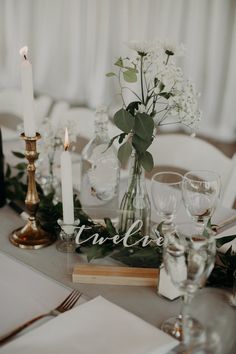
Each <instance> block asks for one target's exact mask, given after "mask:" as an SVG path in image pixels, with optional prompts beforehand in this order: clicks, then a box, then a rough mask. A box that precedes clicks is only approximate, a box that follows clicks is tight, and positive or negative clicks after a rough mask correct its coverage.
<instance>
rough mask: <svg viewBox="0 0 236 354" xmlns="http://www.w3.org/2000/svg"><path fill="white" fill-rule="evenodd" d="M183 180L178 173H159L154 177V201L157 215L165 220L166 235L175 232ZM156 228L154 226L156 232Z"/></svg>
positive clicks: (163, 228) (163, 227)
mask: <svg viewBox="0 0 236 354" xmlns="http://www.w3.org/2000/svg"><path fill="white" fill-rule="evenodd" d="M182 179H183V176H182V175H181V174H179V173H177V172H159V173H156V174H155V175H154V176H153V177H152V182H151V194H152V200H153V204H154V207H155V210H156V212H157V215H158V216H160V217H161V218H162V220H163V225H162V231H163V232H164V233H166V232H173V231H174V228H175V224H174V222H173V220H174V218H175V216H176V211H177V208H178V206H179V204H180V201H181V199H182V195H181V184H182ZM156 228H157V225H155V226H154V229H155V230H156ZM155 230H154V232H155Z"/></svg>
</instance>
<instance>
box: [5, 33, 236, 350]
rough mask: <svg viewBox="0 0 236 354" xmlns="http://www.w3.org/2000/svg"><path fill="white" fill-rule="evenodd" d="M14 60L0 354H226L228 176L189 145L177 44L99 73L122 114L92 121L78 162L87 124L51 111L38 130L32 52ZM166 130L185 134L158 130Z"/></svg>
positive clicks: (230, 283) (150, 47) (234, 304)
mask: <svg viewBox="0 0 236 354" xmlns="http://www.w3.org/2000/svg"><path fill="white" fill-rule="evenodd" d="M19 54H20V60H21V63H20V67H19V71H20V72H21V98H22V108H23V124H22V125H20V126H19V127H18V128H17V129H18V131H19V138H18V139H19V140H21V141H22V142H23V143H24V150H20V151H15V150H13V151H12V155H13V157H14V160H15V161H17V163H16V164H12V163H11V160H10V159H9V160H8V159H5V161H4V155H5V156H6V155H7V154H9V151H7V148H9V146H10V144H9V141H8V142H7V144H8V145H4V141H3V142H2V137H1V135H0V157H1V159H0V206H1V210H0V220H1V223H2V225H3V228H2V235H1V240H0V265H1V267H0V268H1V272H0V284H1V288H2V289H3V291H2V301H1V306H0V311H1V314H2V316H1V317H2V318H6V321H5V320H4V321H3V324H2V325H1V327H0V328H1V331H0V353H2V354H7V353H9V354H14V353H17V354H20V353H22V354H23V353H24V354H27V353H32V352H34V353H35V354H37V353H42V352H44V353H58V354H60V353H65V352H66V351H68V352H70V353H71V354H73V353H81V354H93V353H97V354H100V353H101V354H106V353H107V354H111V353H112V354H116V353H117V354H118V353H123V354H126V353H127V354H132V353H135V354H144V353H145V354H154V353H155V354H165V353H166V354H172V353H209V354H210V353H212V354H213V353H214V354H223V353H224V354H225V353H226V354H227V353H229V354H231V353H233V350H234V348H235V339H234V332H233V328H234V326H235V324H236V313H235V308H236V270H235V269H236V254H235V252H236V251H235V250H236V244H235V242H236V241H235V239H236V226H235V224H236V213H235V210H233V209H232V203H231V199H232V198H231V197H232V195H231V194H233V192H232V186H233V179H234V171H233V167H232V166H231V163H232V161H231V159H229V160H226V164H225V166H226V165H227V169H226V168H225V169H222V167H221V166H220V163H218V162H217V159H218V160H219V161H221V160H222V161H223V154H222V153H221V152H220V151H218V150H217V149H216V148H214V149H213V148H212V146H211V145H210V144H209V143H206V144H207V145H206V146H204V144H203V143H202V141H201V139H199V138H198V137H196V132H197V130H198V126H199V124H200V121H201V117H202V112H201V111H200V109H199V104H198V101H199V93H198V91H197V89H196V87H195V84H194V83H193V82H191V81H190V80H189V79H187V78H186V76H185V75H184V72H183V70H182V68H181V67H180V66H179V65H180V63H181V62H179V57H181V56H183V54H184V48H183V46H182V45H177V44H176V43H173V41H168V40H163V41H162V40H150V41H144V42H136V41H130V42H128V43H127V44H126V54H125V55H124V57H119V58H117V59H116V60H115V62H114V66H113V70H114V71H109V72H107V74H106V75H105V74H104V76H106V77H107V80H108V81H109V80H113V81H112V85H113V84H114V85H117V87H118V90H119V95H120V97H121V104H120V106H119V107H118V109H117V110H116V111H115V112H114V114H112V115H111V114H110V113H109V110H108V108H107V107H106V106H105V105H100V106H97V108H96V110H95V109H94V110H93V115H92V126H93V133H92V132H90V135H91V136H90V138H89V139H87V140H86V144H85V146H84V147H83V148H82V150H81V152H80V153H79V154H78V153H77V150H78V144H79V140H80V135H79V132H80V129H81V131H82V128H81V127H82V126H86V124H87V123H88V124H89V118H88V119H87V120H86V119H85V120H84V122H81V121H80V123H78V124H77V122H76V121H75V120H73V119H71V120H70V119H64V117H66V113H65V112H66V109H67V108H65V106H66V105H64V106H63V105H62V106H63V107H64V108H65V109H64V108H63V109H64V110H63V111H62V112H61V113H60V115H59V113H58V114H56V118H55V116H54V117H53V118H50V116H49V117H46V118H44V121H41V122H39V121H37V119H36V115H35V100H34V85H33V74H32V64H31V60H30V50H29V49H28V47H27V46H24V47H22V48H21V49H20V51H19ZM127 55H128V56H127ZM127 90H128V92H129V94H127V93H126V92H127ZM66 107H67V106H66ZM51 110H52V109H51ZM58 117H60V124H59V120H57V119H59V118H58ZM172 125H173V126H176V125H177V126H178V127H179V126H180V127H183V128H184V134H183V135H181V134H169V133H168V132H167V133H165V132H162V129H163V127H164V129H165V128H166V127H167V128H168V127H169V126H172ZM110 132H112V134H110ZM0 133H1V130H0ZM84 138H86V137H84ZM187 144H189V145H187ZM202 144H203V145H202ZM6 146H7V148H6ZM14 146H15V145H14ZM164 147H165V148H164ZM207 147H209V155H211V157H210V158H209V163H208V162H207V163H206V162H203V163H202V160H203V161H205V160H204V155H200V154H199V152H200V151H201V149H204V153H205V154H206V155H207ZM184 151H185V153H184ZM191 154H192V155H191ZM214 154H215V155H214ZM170 155H171V156H172V158H173V161H169V160H168V157H169V156H170ZM213 155H214V156H215V158H213V157H212V156H213ZM194 158H195V159H197V160H196V161H195V160H194ZM163 161H164V166H162V162H163ZM165 162H166V166H170V165H169V164H171V163H172V164H173V168H171V169H170V168H168V167H166V166H165ZM178 163H179V165H178ZM78 165H79V173H77V172H76V173H75V168H77V167H78ZM177 165H178V166H177ZM156 166H157V167H158V168H159V171H158V172H154V171H155V168H154V167H156ZM201 166H202V167H201ZM177 167H179V168H180V169H182V170H184V172H181V173H180V172H179V171H177V170H176V168H177ZM76 171H77V169H76ZM150 174H151V178H148V175H149V177H150ZM234 194H235V193H234ZM8 314H9V316H8ZM169 315H170V316H169ZM8 317H9V318H8ZM4 322H5V323H4ZM227 325H228V326H229V329H227V335H225V327H226V326H227Z"/></svg>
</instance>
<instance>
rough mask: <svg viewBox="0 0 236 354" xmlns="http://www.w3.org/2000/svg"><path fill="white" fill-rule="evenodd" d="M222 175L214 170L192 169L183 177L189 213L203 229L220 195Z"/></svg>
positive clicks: (184, 199) (184, 195)
mask: <svg viewBox="0 0 236 354" xmlns="http://www.w3.org/2000/svg"><path fill="white" fill-rule="evenodd" d="M220 186H221V182H220V177H219V176H218V174H216V173H215V172H212V171H190V172H188V173H186V174H185V175H184V177H183V183H182V194H183V201H184V205H185V208H186V211H187V213H188V215H189V216H190V217H191V218H192V220H193V221H194V222H195V223H196V224H197V225H198V227H199V228H200V230H201V231H203V230H204V228H205V227H206V226H207V223H208V221H209V219H210V217H211V216H212V214H213V212H214V211H215V208H216V206H217V202H218V198H219V195H220Z"/></svg>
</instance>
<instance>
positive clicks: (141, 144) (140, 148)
mask: <svg viewBox="0 0 236 354" xmlns="http://www.w3.org/2000/svg"><path fill="white" fill-rule="evenodd" d="M151 143H152V139H150V140H149V141H147V140H143V139H141V138H140V137H139V136H138V135H136V134H134V135H133V138H132V144H133V146H134V148H135V150H136V151H137V152H139V153H140V154H142V153H143V152H145V151H146V150H147V149H148V148H149V146H150V145H151Z"/></svg>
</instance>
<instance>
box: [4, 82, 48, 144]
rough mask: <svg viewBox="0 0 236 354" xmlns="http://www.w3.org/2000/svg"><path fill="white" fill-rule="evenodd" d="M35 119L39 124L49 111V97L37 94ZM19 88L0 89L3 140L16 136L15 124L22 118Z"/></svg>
mask: <svg viewBox="0 0 236 354" xmlns="http://www.w3.org/2000/svg"><path fill="white" fill-rule="evenodd" d="M34 103H35V120H36V124H37V125H38V126H39V125H40V123H41V121H42V119H43V118H44V117H46V116H47V115H48V113H49V109H50V106H51V104H52V99H51V97H49V96H47V95H41V96H38V97H37V98H36V99H35V101H34ZM22 111H23V110H22V96H21V90H19V89H15V88H8V89H4V90H0V125H1V127H2V130H3V140H12V139H16V138H18V133H17V132H16V129H17V125H18V124H20V123H21V122H22V120H23V115H22Z"/></svg>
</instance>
